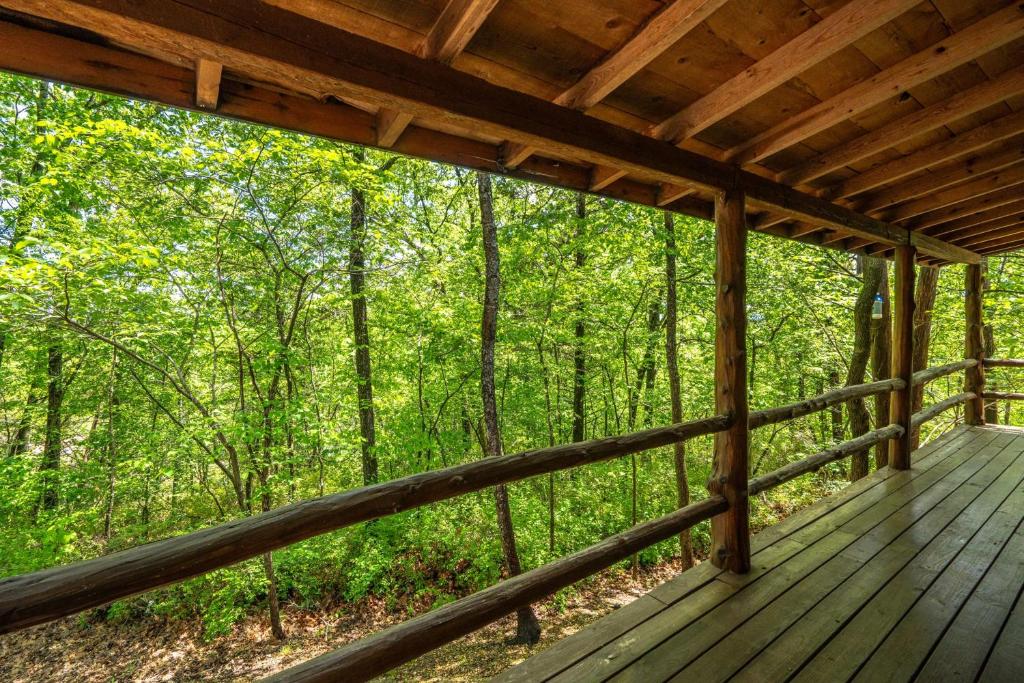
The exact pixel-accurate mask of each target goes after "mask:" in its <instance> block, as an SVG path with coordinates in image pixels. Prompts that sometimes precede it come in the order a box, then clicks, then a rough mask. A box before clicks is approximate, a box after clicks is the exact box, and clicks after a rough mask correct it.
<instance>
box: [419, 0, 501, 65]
mask: <svg viewBox="0 0 1024 683" xmlns="http://www.w3.org/2000/svg"><path fill="white" fill-rule="evenodd" d="M498 1H499V0H448V4H447V5H445V8H444V9H443V10H441V16H440V17H438V19H437V21H436V22H434V25H433V27H432V28H431V29H430V33H428V34H427V37H426V38H424V40H423V45H422V47H421V48H420V55H421V56H422V57H423V58H424V59H435V60H437V61H439V62H442V63H445V64H448V63H450V62H451V61H452V60H454V59H455V58H456V57H457V56H458V55H459V53H460V52H462V51H463V50H465V49H466V46H467V45H469V41H470V40H472V39H473V36H474V35H476V32H477V31H478V30H480V27H481V26H483V23H484V21H486V19H487V16H488V15H489V14H490V13H491V12H492V11H493V10H494V8H495V7H496V6H497V4H498Z"/></svg>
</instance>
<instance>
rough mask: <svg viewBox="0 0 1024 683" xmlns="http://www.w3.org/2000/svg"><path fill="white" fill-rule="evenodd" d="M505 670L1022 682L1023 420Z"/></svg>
mask: <svg viewBox="0 0 1024 683" xmlns="http://www.w3.org/2000/svg"><path fill="white" fill-rule="evenodd" d="M914 455H915V457H914V466H913V468H912V469H911V470H909V471H906V472H895V473H894V472H890V471H888V470H882V471H880V472H877V473H875V474H873V475H871V476H870V477H868V478H866V479H864V480H861V481H860V482H857V483H856V484H853V485H851V486H850V487H848V488H847V489H846V490H844V491H843V492H842V493H839V494H837V495H834V496H831V497H829V498H827V499H825V500H822V501H820V502H819V503H817V504H815V505H814V506H812V507H810V508H808V509H806V510H803V511H801V512H800V513H798V514H796V515H793V516H792V517H790V518H788V519H787V520H786V521H785V522H783V523H782V524H779V525H777V526H774V527H771V528H769V529H767V530H765V531H763V532H761V533H760V534H758V535H757V536H755V537H754V539H753V548H754V553H755V554H754V556H753V564H754V568H753V569H752V571H751V572H750V574H748V575H746V576H742V577H738V576H734V575H729V574H724V573H721V572H719V571H718V570H716V569H715V568H714V567H712V566H711V565H710V563H705V564H704V565H701V566H699V567H696V568H694V569H691V570H690V571H687V572H685V573H683V574H681V575H680V576H679V577H678V578H676V579H674V580H672V581H670V582H668V583H665V584H663V585H661V586H659V587H658V588H656V589H655V590H653V591H652V592H650V593H649V594H647V595H645V596H644V597H642V598H640V599H638V600H636V601H635V602H633V603H631V604H629V605H627V606H625V607H623V608H621V609H619V610H617V611H615V612H613V613H612V614H610V615H608V616H607V617H605V618H603V619H601V620H599V621H597V622H596V623H594V624H592V625H590V626H589V627H587V628H586V629H584V630H582V631H580V632H579V633H577V634H575V635H573V636H571V637H569V638H566V639H565V640H563V641H561V642H560V643H557V644H556V645H553V646H552V647H550V648H548V649H547V650H545V651H544V652H542V653H540V654H538V655H536V656H534V657H532V658H530V659H528V660H527V661H525V662H523V663H522V664H521V665H519V666H517V667H515V668H512V669H510V670H508V671H506V672H505V673H504V674H502V675H501V676H499V677H498V678H497V680H502V681H547V680H557V681H605V680H615V681H644V682H645V683H646V682H648V681H665V680H674V681H701V682H702V683H703V682H704V681H725V680H730V681H788V680H797V681H846V680H857V681H881V680H886V681H909V680H920V681H974V680H981V681H1024V599H1022V597H1021V591H1022V587H1024V525H1022V524H1021V521H1022V518H1024V483H1022V482H1024V430H1020V429H1012V428H1002V427H972V428H960V429H958V430H956V431H954V432H952V433H950V434H948V435H946V436H945V437H943V438H942V439H940V440H938V441H936V442H933V443H932V444H929V445H928V446H927V447H925V448H924V449H921V450H920V451H917V452H916V453H915V454H914Z"/></svg>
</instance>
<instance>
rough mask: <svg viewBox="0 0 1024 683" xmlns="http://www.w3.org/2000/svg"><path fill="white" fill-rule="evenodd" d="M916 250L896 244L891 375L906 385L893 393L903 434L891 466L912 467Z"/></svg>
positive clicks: (892, 416) (892, 449)
mask: <svg viewBox="0 0 1024 683" xmlns="http://www.w3.org/2000/svg"><path fill="white" fill-rule="evenodd" d="M915 256H916V253H915V249H914V248H913V247H909V246H899V247H896V258H895V261H896V267H895V271H896V277H895V284H894V286H893V334H892V374H893V377H897V378H899V379H902V380H903V381H904V382H905V383H906V386H905V387H904V388H903V389H898V390H896V391H894V392H893V393H892V398H891V400H890V402H889V423H890V424H894V425H899V426H900V427H902V428H903V434H901V435H900V436H899V437H897V438H895V439H893V440H892V441H890V442H889V467H892V468H893V469H896V470H906V469H909V468H910V448H911V440H910V433H911V414H912V412H913V409H912V407H911V406H912V395H913V387H914V361H913V358H914V258H915Z"/></svg>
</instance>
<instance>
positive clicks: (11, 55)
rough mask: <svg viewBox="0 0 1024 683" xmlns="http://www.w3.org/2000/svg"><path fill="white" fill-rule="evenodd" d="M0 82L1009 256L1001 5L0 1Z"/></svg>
mask: <svg viewBox="0 0 1024 683" xmlns="http://www.w3.org/2000/svg"><path fill="white" fill-rule="evenodd" d="M0 69H6V70H10V71H14V72H19V73H26V74H30V75H35V76H40V77H44V78H51V79H54V80H59V81H64V82H68V83H72V84H76V85H82V86H86V87H93V88H97V89H102V90H107V91H112V92H117V93H121V94H127V95H131V96H135V97H140V98H146V99H152V100H156V101H160V102H164V103H166V104H170V105H173V106H179V107H191V108H198V109H204V110H207V111H216V112H217V113H219V114H222V115H225V116H231V117H237V118H242V119H246V120H250V121H257V122H260V123H266V124H269V125H274V126H280V127H284V128H289V129H294V130H299V131H303V132H309V133H313V134H317V135H325V136H329V137H334V138H338V139H342V140H347V141H351V142H355V143H359V144H369V145H375V146H378V147H384V148H390V149H393V150H394V151H396V152H400V153H404V154H410V155H414V156H418V157H423V158H428V159H433V160H437V161H443V162H449V163H455V164H460V165H463V166H468V167H472V168H477V169H482V170H487V171H491V172H496V173H507V174H510V175H514V176H516V177H520V178H526V179H531V180H535V181H538V182H544V183H550V184H555V185H559V186H563V187H568V188H573V189H581V190H586V191H591V192H595V193H598V194H602V195H605V196H609V197H615V198H618V199H624V200H627V201H633V202H638V203H642V204H648V205H651V206H659V207H664V208H666V209H670V210H674V211H680V212H683V213H688V214H691V215H697V216H701V217H709V216H711V213H712V211H713V201H712V200H713V196H714V193H715V192H717V191H719V190H721V189H724V188H727V187H730V188H731V187H739V188H741V189H743V190H744V191H745V192H746V194H747V198H748V209H749V212H750V213H749V216H748V220H749V224H750V226H751V228H752V229H754V230H757V231H760V232H766V233H771V234H775V235H780V236H783V237H788V238H791V239H797V240H800V241H804V242H810V243H813V244H819V245H823V246H828V247H833V248H838V249H844V250H847V251H855V252H861V253H869V254H878V255H888V254H890V253H891V251H892V247H893V246H894V245H897V244H903V243H908V242H909V243H912V244H914V245H915V246H916V247H917V249H918V251H919V254H920V260H921V261H922V262H925V263H929V264H943V263H948V262H951V261H964V262H976V261H977V260H978V257H979V255H985V254H996V253H1001V252H1006V251H1010V250H1014V249H1018V248H1020V247H1022V246H1024V111H1022V107H1024V3H1022V2H1020V1H1019V0H1018V1H1017V2H1006V1H1004V0H929V1H925V2H921V1H919V0H771V1H770V2H765V1H764V0H558V2H551V1H550V0H265V1H264V2H246V1H244V0H0Z"/></svg>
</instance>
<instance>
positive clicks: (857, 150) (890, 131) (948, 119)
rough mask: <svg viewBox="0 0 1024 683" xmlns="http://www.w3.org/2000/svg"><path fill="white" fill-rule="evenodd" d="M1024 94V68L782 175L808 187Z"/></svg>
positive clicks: (961, 93) (939, 103)
mask: <svg viewBox="0 0 1024 683" xmlns="http://www.w3.org/2000/svg"><path fill="white" fill-rule="evenodd" d="M1022 92H1024V67H1017V68H1013V69H1010V70H1009V71H1007V72H1005V73H1003V74H1001V75H1000V76H999V77H997V78H995V79H993V80H991V81H988V80H986V81H983V82H982V83H980V84H979V85H976V86H974V87H973V88H969V89H967V90H965V91H963V92H960V93H957V94H955V95H953V96H952V97H949V98H945V99H942V100H940V101H939V102H936V103H935V104H933V105H931V106H929V107H925V108H924V109H920V110H918V111H915V112H913V113H912V114H908V115H906V116H904V117H902V118H899V119H896V120H895V121H892V122H891V123H888V124H886V125H884V126H882V127H880V128H878V129H876V130H873V131H870V132H868V133H864V134H863V135H861V136H860V137H857V138H854V139H853V140H851V141H849V142H847V143H845V144H843V145H840V146H839V147H836V148H833V149H830V150H829V151H827V152H824V153H822V154H819V155H818V156H816V157H814V158H813V159H810V160H808V161H805V162H804V163H802V164H800V165H799V166H795V167H793V168H791V169H789V170H787V171H783V172H782V173H780V174H779V180H781V181H782V182H785V183H805V182H808V181H810V180H814V179H815V178H819V177H821V176H823V175H825V174H827V173H830V172H832V171H835V170H836V169H839V168H842V167H843V166H846V165H848V164H852V163H854V162H856V161H860V160H861V159H864V158H866V157H868V156H871V155H872V154H875V153H877V152H881V151H882V150H885V149H888V148H890V147H894V146H896V145H898V144H900V143H902V142H904V141H906V140H909V139H911V138H914V137H916V136H918V135H921V134H923V133H928V132H930V131H933V130H935V129H936V128H939V127H941V126H945V125H946V124H948V123H952V122H954V121H957V120H959V119H962V118H964V117H966V116H969V115H971V114H973V113H975V112H977V111H981V110H982V109H984V108H986V107H990V106H992V105H993V104H996V103H998V102H1001V101H1002V100H1004V99H1006V98H1008V97H1013V96H1014V95H1018V94H1020V93H1022Z"/></svg>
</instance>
